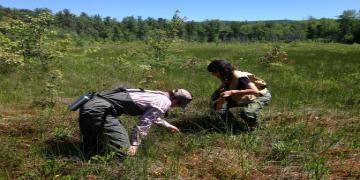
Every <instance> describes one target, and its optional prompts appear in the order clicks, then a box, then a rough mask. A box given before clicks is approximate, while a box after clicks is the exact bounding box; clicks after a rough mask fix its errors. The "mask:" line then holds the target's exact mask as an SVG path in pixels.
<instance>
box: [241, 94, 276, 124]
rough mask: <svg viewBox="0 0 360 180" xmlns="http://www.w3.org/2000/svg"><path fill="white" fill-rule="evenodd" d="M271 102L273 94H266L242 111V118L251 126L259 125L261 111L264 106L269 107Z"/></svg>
mask: <svg viewBox="0 0 360 180" xmlns="http://www.w3.org/2000/svg"><path fill="white" fill-rule="evenodd" d="M270 100H271V94H270V93H266V94H265V95H263V96H260V97H257V98H256V99H255V101H254V102H252V103H249V104H247V105H246V106H244V107H243V109H242V110H241V111H240V117H241V118H242V119H243V120H244V121H245V122H246V123H247V124H248V125H250V126H253V125H255V124H256V123H257V121H258V117H259V114H260V111H261V110H262V109H263V108H264V106H266V105H268V103H269V101H270Z"/></svg>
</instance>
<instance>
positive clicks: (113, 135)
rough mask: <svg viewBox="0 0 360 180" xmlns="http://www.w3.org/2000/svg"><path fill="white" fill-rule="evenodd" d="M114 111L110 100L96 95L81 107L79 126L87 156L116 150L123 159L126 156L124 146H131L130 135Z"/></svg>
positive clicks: (118, 156)
mask: <svg viewBox="0 0 360 180" xmlns="http://www.w3.org/2000/svg"><path fill="white" fill-rule="evenodd" d="M113 112H114V109H113V106H112V105H111V104H110V102H108V101H106V100H105V99H102V98H100V97H94V98H93V99H91V100H90V101H88V102H87V103H85V104H84V105H83V106H82V108H81V109H80V115H79V126H80V131H81V133H82V136H83V143H84V153H85V157H86V158H90V157H91V156H93V155H96V154H104V153H108V152H115V155H116V157H117V158H119V159H121V160H122V159H124V158H125V157H126V154H125V153H124V148H126V147H129V146H130V142H129V136H128V133H127V131H126V129H125V128H124V126H123V125H122V124H121V122H120V121H119V120H118V119H117V118H116V116H114V115H113V114H114V113H113Z"/></svg>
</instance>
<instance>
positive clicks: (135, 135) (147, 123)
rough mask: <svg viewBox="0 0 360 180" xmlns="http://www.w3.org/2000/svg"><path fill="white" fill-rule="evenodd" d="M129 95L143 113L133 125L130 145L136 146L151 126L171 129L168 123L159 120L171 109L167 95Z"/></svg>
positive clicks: (134, 93)
mask: <svg viewBox="0 0 360 180" xmlns="http://www.w3.org/2000/svg"><path fill="white" fill-rule="evenodd" d="M129 95H130V97H131V99H132V100H133V101H134V103H135V104H136V105H137V106H138V107H139V108H141V109H142V110H144V111H145V113H144V114H143V115H142V116H141V117H140V119H139V122H138V123H137V124H136V125H135V127H134V129H133V131H132V134H131V145H134V146H138V145H140V144H141V141H142V139H143V138H144V137H145V136H146V135H147V132H148V130H149V128H150V127H151V125H152V124H154V123H155V124H159V125H162V126H165V127H171V126H173V125H171V124H170V123H168V122H167V121H165V120H163V119H161V118H160V116H162V115H163V114H165V113H166V111H168V110H169V109H170V107H171V101H170V98H169V94H168V93H167V92H162V91H145V92H136V91H135V92H131V91H129Z"/></svg>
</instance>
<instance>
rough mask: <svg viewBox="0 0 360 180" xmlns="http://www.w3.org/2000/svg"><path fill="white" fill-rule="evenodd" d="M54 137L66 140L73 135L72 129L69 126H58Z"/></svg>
mask: <svg viewBox="0 0 360 180" xmlns="http://www.w3.org/2000/svg"><path fill="white" fill-rule="evenodd" d="M53 135H54V138H55V139H58V140H64V139H66V138H68V137H70V135H71V131H70V130H69V129H68V128H64V127H57V128H55V130H54V132H53Z"/></svg>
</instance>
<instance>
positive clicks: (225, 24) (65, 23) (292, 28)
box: [0, 5, 360, 45]
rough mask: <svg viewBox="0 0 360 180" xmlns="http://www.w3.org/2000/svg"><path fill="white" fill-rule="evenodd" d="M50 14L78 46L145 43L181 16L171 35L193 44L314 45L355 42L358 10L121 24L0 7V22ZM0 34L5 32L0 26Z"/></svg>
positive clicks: (359, 20) (112, 20)
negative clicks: (323, 14) (284, 16)
mask: <svg viewBox="0 0 360 180" xmlns="http://www.w3.org/2000/svg"><path fill="white" fill-rule="evenodd" d="M44 12H46V13H49V14H51V16H52V18H53V21H52V22H51V23H50V24H49V26H51V27H53V28H56V29H57V30H58V31H59V32H61V34H66V33H67V34H71V35H72V37H73V38H74V39H76V40H77V44H79V45H82V44H83V41H86V40H90V41H114V42H117V41H122V42H130V41H146V40H148V39H149V38H150V37H156V36H158V32H157V31H158V30H159V29H160V30H161V29H167V28H168V27H167V26H168V25H169V21H172V20H173V19H177V18H181V19H182V20H183V23H181V24H179V25H178V26H177V27H176V33H177V37H179V38H180V39H182V40H185V41H191V42H193V41H195V42H254V41H262V42H264V41H271V42H278V41H281V42H292V41H296V40H301V41H304V40H312V41H319V42H341V43H348V44H351V43H360V11H357V10H344V11H343V13H342V14H340V15H339V16H338V18H337V19H329V18H321V19H316V18H314V17H309V19H307V20H300V21H295V20H272V21H222V20H206V21H202V22H196V21H188V20H186V18H182V17H180V12H179V11H176V12H175V14H174V16H173V19H172V20H168V19H164V18H158V19H155V18H151V17H149V18H147V19H143V18H142V17H141V16H137V17H134V16H128V17H124V18H123V19H122V20H117V19H115V18H112V17H109V16H107V17H101V16H100V15H88V14H86V13H84V12H83V13H81V14H80V15H75V14H73V13H71V12H70V11H69V10H68V9H64V10H62V11H59V12H56V13H53V12H52V11H51V10H49V9H46V8H37V9H34V10H27V9H13V8H6V7H3V6H1V5H0V21H1V22H6V21H9V19H19V20H22V21H26V20H27V19H28V18H29V17H36V16H38V15H39V14H40V13H44ZM0 32H1V33H5V31H4V29H3V27H1V26H0Z"/></svg>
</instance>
